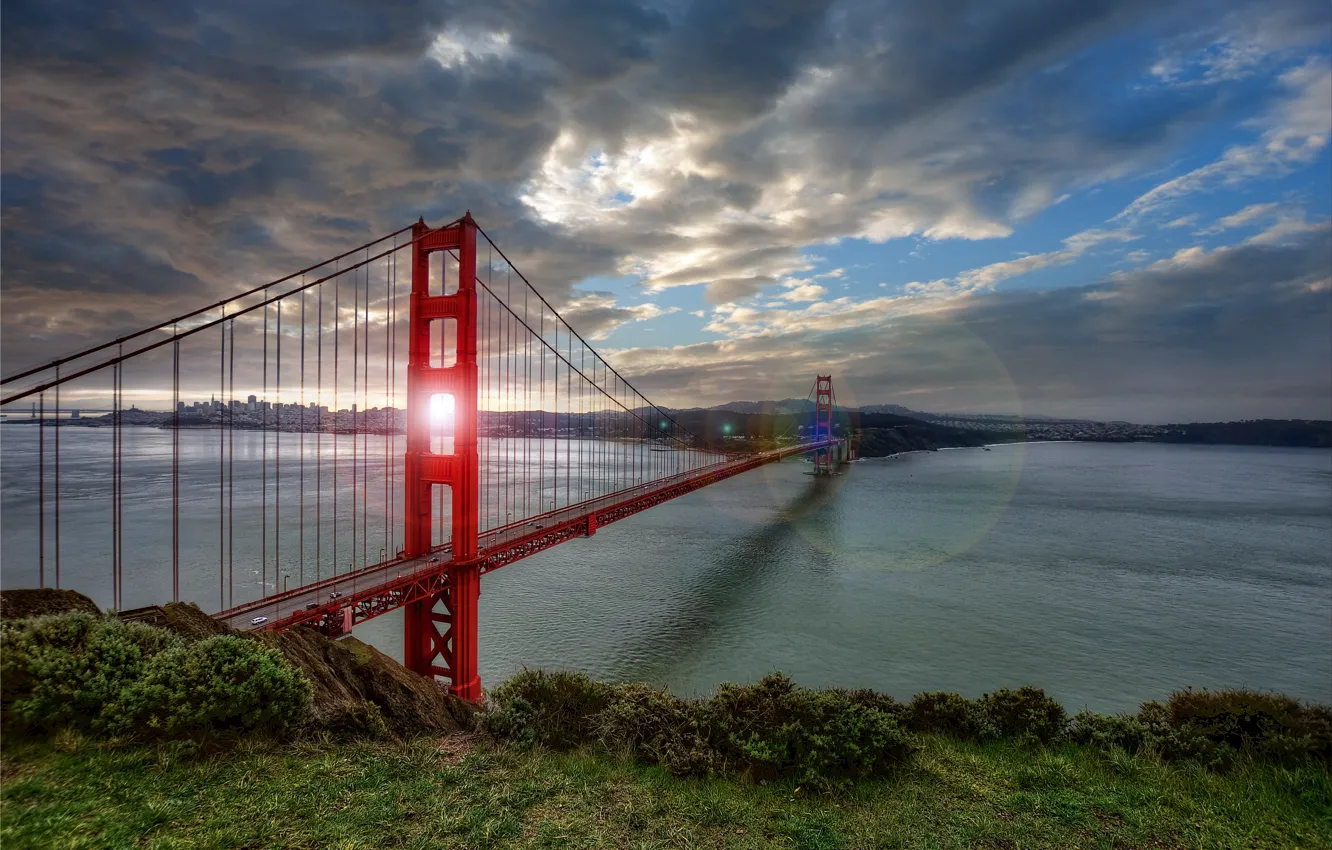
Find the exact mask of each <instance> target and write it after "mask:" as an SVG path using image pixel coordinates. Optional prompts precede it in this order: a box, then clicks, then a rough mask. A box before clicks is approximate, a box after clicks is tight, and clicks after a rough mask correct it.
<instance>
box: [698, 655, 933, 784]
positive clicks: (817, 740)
mask: <svg viewBox="0 0 1332 850" xmlns="http://www.w3.org/2000/svg"><path fill="white" fill-rule="evenodd" d="M704 711H705V717H706V721H707V724H708V725H709V726H710V727H711V732H712V736H713V742H714V747H715V748H716V749H717V750H718V751H719V752H720V753H721V755H722V757H723V760H724V761H725V762H727V763H730V764H734V765H737V766H738V767H740V768H741V769H743V770H745V771H746V772H747V773H749V774H750V775H751V776H754V777H756V778H761V779H764V778H776V777H785V776H793V777H795V778H796V779H797V780H798V781H800V782H802V783H805V784H811V785H816V786H828V785H831V784H836V783H839V782H842V781H844V780H848V779H853V778H858V777H864V776H878V775H883V774H885V773H887V772H888V771H889V770H891V768H892V767H893V766H895V765H896V764H898V763H900V762H903V761H905V760H906V759H907V757H908V756H910V754H911V752H912V750H913V748H912V747H911V745H910V744H909V743H908V741H907V738H906V735H905V734H904V733H903V731H902V729H901V728H900V727H899V726H898V725H897V721H896V720H895V719H894V718H893V716H892V715H891V714H889V713H888V712H885V711H883V710H882V709H881V708H878V707H873V706H868V705H866V704H865V700H863V698H862V699H859V700H858V699H856V698H853V697H852V694H851V692H848V691H841V690H810V689H807V688H798V687H796V686H795V685H794V684H793V683H792V682H791V680H790V679H788V678H786V677H785V676H781V675H771V676H765V677H764V678H763V679H761V680H760V681H759V682H758V683H757V684H754V685H723V686H721V687H720V688H718V689H717V693H716V695H715V696H714V697H713V698H712V699H711V700H709V701H707V703H706V706H705V709H704Z"/></svg>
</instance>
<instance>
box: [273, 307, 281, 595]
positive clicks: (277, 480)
mask: <svg viewBox="0 0 1332 850" xmlns="http://www.w3.org/2000/svg"><path fill="white" fill-rule="evenodd" d="M275 336H276V338H277V364H276V368H275V369H274V371H275V372H276V380H275V383H276V386H275V387H274V389H273V395H275V396H277V401H275V402H273V427H274V428H275V429H276V431H277V433H275V434H274V435H273V592H274V593H277V592H278V591H280V590H281V589H282V302H281V301H278V303H277V333H276V335H275Z"/></svg>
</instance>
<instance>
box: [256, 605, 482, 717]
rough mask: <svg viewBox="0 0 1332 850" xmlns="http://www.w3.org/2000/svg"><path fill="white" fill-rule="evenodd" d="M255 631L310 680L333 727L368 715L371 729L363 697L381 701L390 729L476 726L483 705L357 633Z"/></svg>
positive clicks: (318, 708) (318, 712) (319, 713)
mask: <svg viewBox="0 0 1332 850" xmlns="http://www.w3.org/2000/svg"><path fill="white" fill-rule="evenodd" d="M254 637H255V638H256V639H257V640H261V641H263V642H264V643H266V644H268V645H269V646H272V647H273V648H275V649H277V650H278V651H280V652H281V653H282V654H283V655H284V656H285V657H286V659H287V661H288V662H289V663H291V664H292V665H293V666H295V667H297V668H298V669H299V670H300V671H301V672H302V673H304V674H305V676H306V678H308V679H309V680H310V682H311V683H312V684H313V685H314V709H315V723H316V725H317V726H318V725H321V724H324V725H327V726H328V727H329V729H330V731H338V730H341V729H345V728H346V727H347V725H348V723H349V721H352V720H353V719H357V718H362V717H366V732H367V734H368V733H369V732H370V731H371V730H372V729H373V726H374V722H373V718H372V717H367V712H366V711H365V709H364V707H363V706H358V705H357V704H358V703H362V702H368V703H372V704H374V705H375V706H377V707H378V709H379V714H380V715H382V716H383V719H384V722H385V724H386V725H387V727H388V729H389V731H391V732H393V733H395V734H397V735H401V736H404V737H405V736H411V735H417V734H421V733H423V732H453V731H456V730H458V729H467V728H471V726H472V725H473V717H474V715H475V713H476V712H477V711H478V710H479V709H478V708H477V707H476V706H473V705H471V704H470V703H468V702H466V701H464V700H460V699H458V698H457V697H454V696H452V695H451V694H449V692H448V691H447V690H445V689H444V688H443V687H442V686H441V685H440V684H439V683H437V682H434V681H432V680H430V679H426V678H424V677H422V676H418V675H416V674H415V673H412V672H410V671H409V670H407V669H406V668H405V667H403V666H402V665H401V664H399V663H398V662H396V661H394V660H393V659H392V658H389V657H388V656H387V655H385V654H384V653H382V652H380V651H379V650H377V649H375V648H374V647H373V646H370V645H369V644H366V643H363V642H362V641H359V640H357V639H356V638H354V637H347V638H343V639H341V640H338V641H333V640H329V639H328V638H326V637H324V636H323V635H321V634H319V633H318V632H316V631H314V630H312V629H307V628H301V627H297V628H294V629H288V630H287V631H284V632H269V631H265V632H258V633H256V634H255V635H254ZM357 722H359V720H358V721H357Z"/></svg>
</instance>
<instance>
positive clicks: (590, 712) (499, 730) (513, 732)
mask: <svg viewBox="0 0 1332 850" xmlns="http://www.w3.org/2000/svg"><path fill="white" fill-rule="evenodd" d="M610 692H611V690H610V686H609V685H604V684H601V683H600V682H594V681H592V680H591V679H590V678H588V677H587V675H586V674H584V673H575V672H570V671H557V672H554V673H547V672H545V671H543V670H523V671H521V672H520V673H518V674H517V675H516V676H514V677H513V678H512V679H510V680H509V681H507V682H505V683H504V684H502V685H500V686H499V687H498V688H496V689H495V691H494V692H493V693H492V694H491V695H490V697H491V700H492V702H493V704H494V705H493V707H492V709H491V711H490V712H489V713H488V714H487V715H486V718H485V721H484V723H485V727H486V729H487V730H488V731H489V732H490V733H491V734H493V735H495V736H496V737H499V738H507V739H509V740H513V741H517V742H519V743H524V744H539V745H541V746H543V747H549V748H551V749H555V750H567V749H570V748H572V747H577V746H581V745H583V744H586V743H588V742H589V741H590V740H591V738H592V733H593V728H594V718H595V716H596V715H597V713H598V712H600V711H601V710H602V709H604V708H605V707H606V705H607V703H608V700H609V698H610Z"/></svg>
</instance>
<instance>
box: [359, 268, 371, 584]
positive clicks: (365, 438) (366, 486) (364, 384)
mask: <svg viewBox="0 0 1332 850" xmlns="http://www.w3.org/2000/svg"><path fill="white" fill-rule="evenodd" d="M365 256H366V261H367V262H366V266H365V321H363V322H361V326H362V327H363V328H364V329H365V330H364V331H363V333H364V334H365V339H364V340H363V342H362V348H363V350H364V352H365V356H364V357H362V358H361V566H363V567H366V566H369V565H370V526H369V524H368V519H367V517H368V516H369V511H370V501H369V497H370V480H369V478H368V476H369V474H370V464H369V456H370V429H369V427H367V426H368V425H369V422H370V420H369V416H370V263H369V259H370V249H368V248H367V249H366V252H365Z"/></svg>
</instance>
